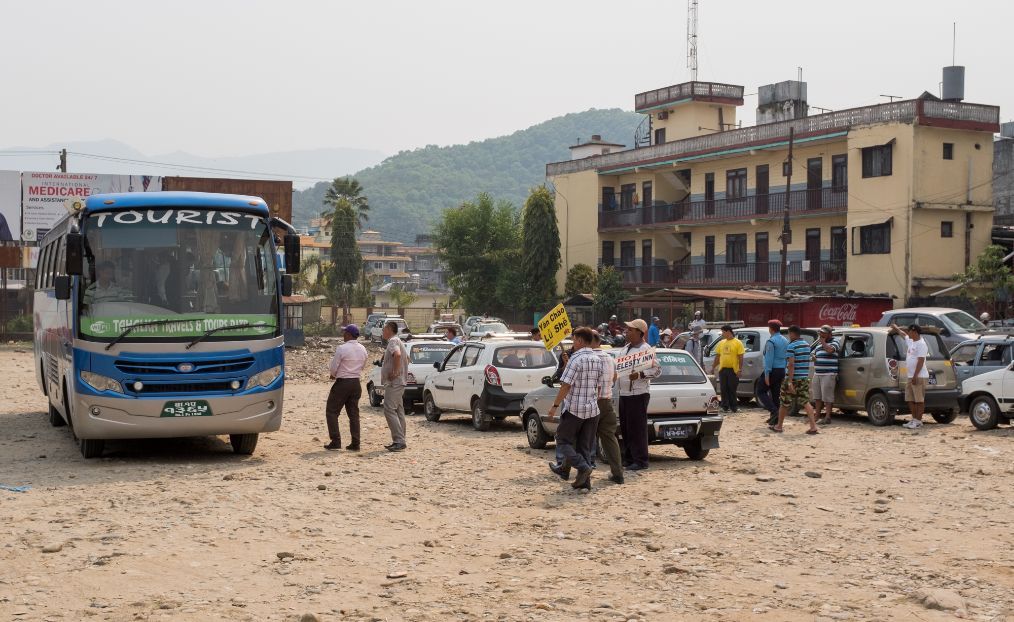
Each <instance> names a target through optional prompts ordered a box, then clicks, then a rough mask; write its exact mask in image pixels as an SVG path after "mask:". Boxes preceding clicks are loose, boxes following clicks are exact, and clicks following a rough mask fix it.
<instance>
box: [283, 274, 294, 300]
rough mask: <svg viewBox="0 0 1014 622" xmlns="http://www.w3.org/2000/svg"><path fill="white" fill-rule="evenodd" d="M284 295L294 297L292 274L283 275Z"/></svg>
mask: <svg viewBox="0 0 1014 622" xmlns="http://www.w3.org/2000/svg"><path fill="white" fill-rule="evenodd" d="M282 295H283V296H291V295H292V275H291V274H283V275H282Z"/></svg>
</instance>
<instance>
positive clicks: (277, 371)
mask: <svg viewBox="0 0 1014 622" xmlns="http://www.w3.org/2000/svg"><path fill="white" fill-rule="evenodd" d="M281 375H282V366H281V365H275V366H274V367H272V368H270V369H265V370H264V371H262V372H258V373H256V374H254V375H253V376H251V377H250V380H247V382H246V388H248V389H254V388H257V387H266V386H268V385H269V384H271V383H272V382H274V381H275V380H277V379H278V377H279V376H281Z"/></svg>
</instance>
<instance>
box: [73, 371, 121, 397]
mask: <svg viewBox="0 0 1014 622" xmlns="http://www.w3.org/2000/svg"><path fill="white" fill-rule="evenodd" d="M81 380H83V381H84V383H85V384H86V385H88V386H90V387H91V388H93V389H95V390H96V391H113V392H115V393H123V387H121V386H120V383H119V382H117V381H115V380H113V379H112V378H107V377H106V376H103V375H101V374H95V373H92V372H90V371H83V372H81Z"/></svg>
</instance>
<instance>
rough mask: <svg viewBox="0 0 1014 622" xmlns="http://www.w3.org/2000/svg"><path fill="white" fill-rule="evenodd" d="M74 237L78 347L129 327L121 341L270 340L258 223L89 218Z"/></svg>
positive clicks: (265, 252) (216, 217)
mask: <svg viewBox="0 0 1014 622" xmlns="http://www.w3.org/2000/svg"><path fill="white" fill-rule="evenodd" d="M82 231H83V232H84V236H85V262H84V275H83V276H82V278H81V286H80V289H79V298H78V309H79V312H80V316H81V328H80V333H81V336H82V337H83V338H85V339H89V338H91V339H96V340H100V341H104V340H108V339H115V338H116V337H117V336H119V335H120V334H121V333H123V331H125V330H127V329H128V328H130V327H131V326H132V325H134V324H138V326H137V327H136V328H135V329H134V330H132V331H131V332H130V333H129V335H127V336H126V337H125V338H124V339H123V340H124V341H131V340H133V341H137V340H146V339H147V340H151V339H153V338H154V339H158V340H182V339H187V338H193V337H197V336H200V335H203V334H204V333H205V332H207V331H209V330H214V329H222V330H219V331H218V332H216V333H214V336H210V337H209V338H208V340H209V341H214V340H225V339H236V338H258V337H261V338H263V337H270V336H273V335H275V334H276V333H277V324H278V304H279V300H278V291H277V278H278V270H277V261H276V258H275V253H274V250H273V247H272V244H271V239H270V235H271V233H270V231H269V229H268V227H267V223H266V222H265V221H264V219H263V218H259V217H257V216H254V215H251V214H240V213H236V212H223V211H212V210H208V211H200V210H192V209H171V208H168V209H167V208H159V209H152V210H132V211H123V212H115V213H98V214H92V215H91V216H89V217H88V218H87V219H86V220H85V222H84V223H83V225H82ZM159 320H178V321H177V322H160V321H159ZM142 323H146V324H147V325H145V326H141V325H140V324H142ZM229 326H236V329H235V330H229V329H228V328H224V327H229Z"/></svg>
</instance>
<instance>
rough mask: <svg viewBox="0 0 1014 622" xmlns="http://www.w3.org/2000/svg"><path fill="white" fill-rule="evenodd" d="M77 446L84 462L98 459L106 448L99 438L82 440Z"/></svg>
mask: <svg viewBox="0 0 1014 622" xmlns="http://www.w3.org/2000/svg"><path fill="white" fill-rule="evenodd" d="M78 445H80V447H81V455H82V456H84V457H85V459H86V460H88V459H91V458H98V457H99V456H101V455H102V452H103V451H104V450H105V448H106V442H105V441H104V440H102V439H100V438H82V439H79V440H78Z"/></svg>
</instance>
